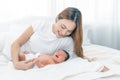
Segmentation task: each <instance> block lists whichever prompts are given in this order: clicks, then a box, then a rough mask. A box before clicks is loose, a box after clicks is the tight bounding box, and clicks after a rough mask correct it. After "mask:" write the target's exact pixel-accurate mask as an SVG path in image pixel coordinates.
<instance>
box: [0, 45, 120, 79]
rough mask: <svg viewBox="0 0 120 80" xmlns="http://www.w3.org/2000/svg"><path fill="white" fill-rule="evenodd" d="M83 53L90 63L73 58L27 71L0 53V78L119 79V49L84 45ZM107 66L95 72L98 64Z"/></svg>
mask: <svg viewBox="0 0 120 80" xmlns="http://www.w3.org/2000/svg"><path fill="white" fill-rule="evenodd" d="M83 49H84V54H85V55H86V56H87V57H90V58H92V59H93V60H94V61H93V63H92V64H91V63H90V64H88V63H86V62H87V61H86V60H81V59H74V60H71V61H68V62H65V63H61V64H57V65H49V66H47V67H44V68H42V69H38V68H34V69H30V70H27V71H21V70H16V69H14V67H13V64H12V62H10V61H8V59H6V57H5V56H4V55H2V53H1V54H0V80H8V79H9V80H33V79H34V80H120V51H119V50H116V49H112V48H108V47H105V46H100V45H89V46H84V47H83ZM97 63H99V64H101V65H104V66H107V67H108V68H109V69H110V70H109V71H107V72H96V69H97V68H98V67H100V66H101V65H100V66H99V64H97Z"/></svg>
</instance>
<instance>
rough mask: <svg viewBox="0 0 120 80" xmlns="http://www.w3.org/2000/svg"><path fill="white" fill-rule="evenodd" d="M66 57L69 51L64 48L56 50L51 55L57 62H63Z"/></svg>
mask: <svg viewBox="0 0 120 80" xmlns="http://www.w3.org/2000/svg"><path fill="white" fill-rule="evenodd" d="M68 58H69V53H68V52H67V51H65V50H57V51H56V52H55V53H54V55H53V59H54V60H55V61H56V62H57V63H60V62H64V61H66V60H68Z"/></svg>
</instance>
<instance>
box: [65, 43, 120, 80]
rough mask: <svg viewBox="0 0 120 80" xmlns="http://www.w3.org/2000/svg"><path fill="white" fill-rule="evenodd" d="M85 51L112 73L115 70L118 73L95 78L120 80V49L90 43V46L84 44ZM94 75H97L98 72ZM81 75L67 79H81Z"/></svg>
mask: <svg viewBox="0 0 120 80" xmlns="http://www.w3.org/2000/svg"><path fill="white" fill-rule="evenodd" d="M84 53H85V55H86V56H88V57H90V58H94V59H95V60H96V61H98V62H100V63H101V64H103V65H105V66H107V67H108V68H109V69H110V70H111V73H114V71H115V73H116V74H114V75H112V76H107V77H102V78H99V79H95V80H120V50H116V49H112V48H108V47H105V46H100V45H89V46H84ZM109 74H110V73H109ZM93 75H96V73H95V74H93ZM80 76H81V75H75V76H72V77H69V78H68V79H66V80H81V79H80ZM84 77H85V76H84ZM86 77H89V76H86ZM83 80H86V79H83ZM88 80H90V79H88Z"/></svg>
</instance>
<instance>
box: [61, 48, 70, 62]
mask: <svg viewBox="0 0 120 80" xmlns="http://www.w3.org/2000/svg"><path fill="white" fill-rule="evenodd" d="M63 51H64V52H65V53H66V55H67V57H66V59H65V61H66V60H68V59H69V57H70V55H69V53H68V52H67V51H65V50H63Z"/></svg>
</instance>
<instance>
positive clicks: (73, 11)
mask: <svg viewBox="0 0 120 80" xmlns="http://www.w3.org/2000/svg"><path fill="white" fill-rule="evenodd" d="M60 19H68V20H72V21H74V22H75V23H76V28H75V30H74V31H73V32H72V33H71V35H70V36H72V38H73V40H74V51H75V53H76V55H77V56H79V57H82V58H83V57H84V55H83V48H82V42H83V32H82V14H81V12H80V11H79V10H78V9H77V8H73V7H68V8H66V9H64V10H63V11H62V12H61V13H59V14H58V16H57V18H56V20H60Z"/></svg>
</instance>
